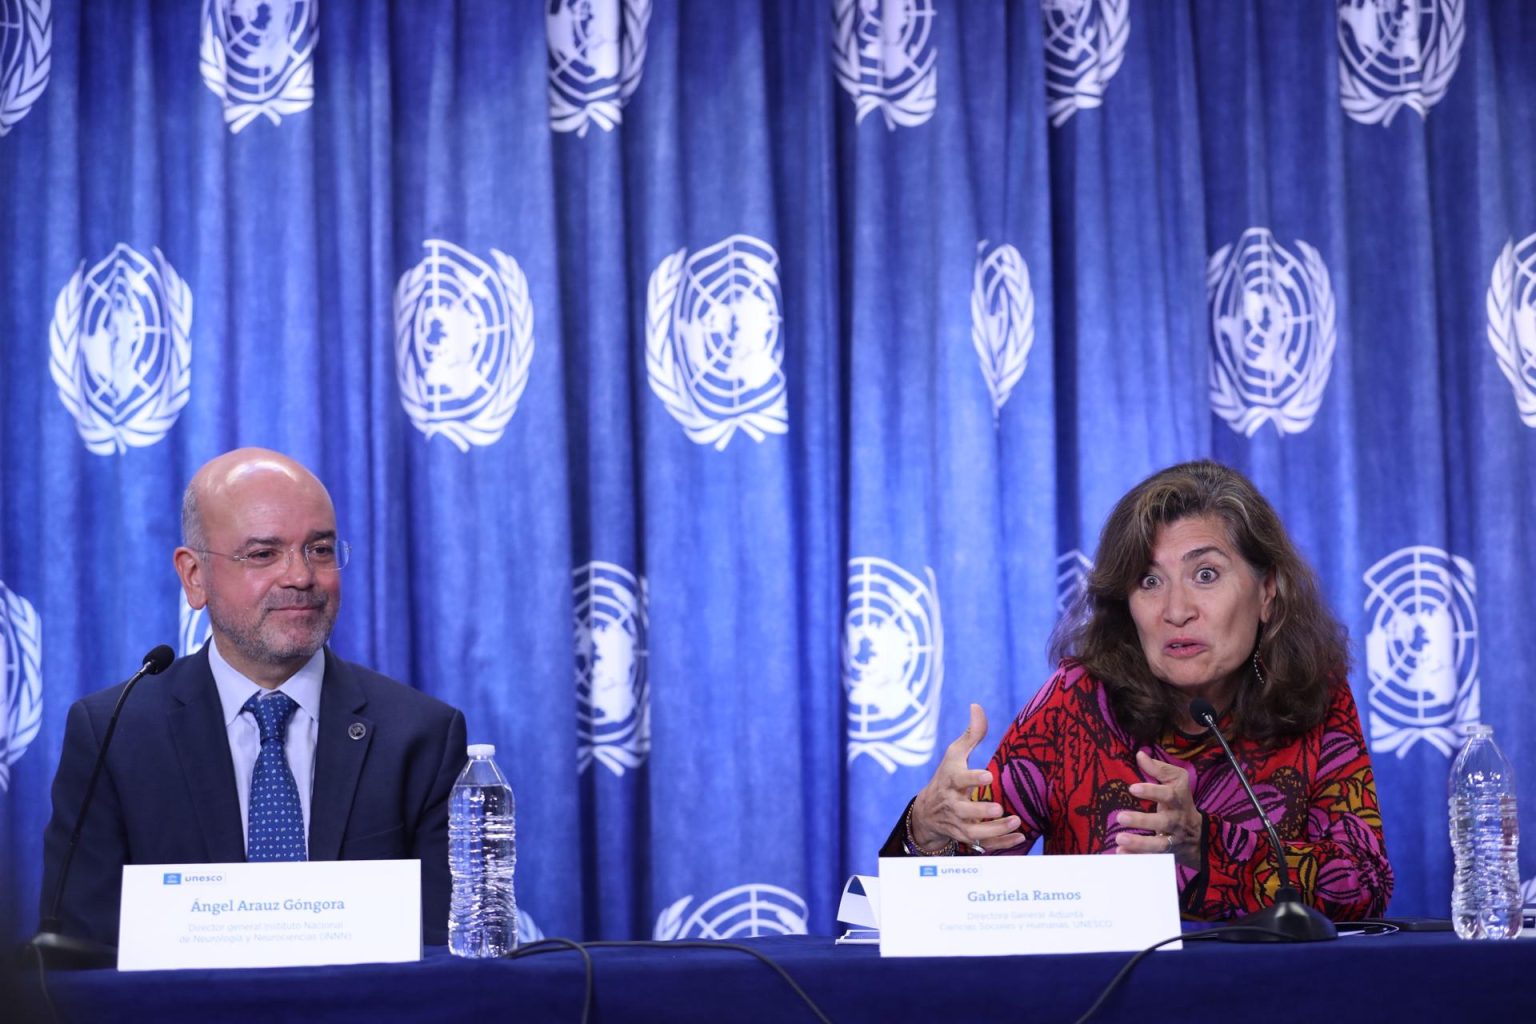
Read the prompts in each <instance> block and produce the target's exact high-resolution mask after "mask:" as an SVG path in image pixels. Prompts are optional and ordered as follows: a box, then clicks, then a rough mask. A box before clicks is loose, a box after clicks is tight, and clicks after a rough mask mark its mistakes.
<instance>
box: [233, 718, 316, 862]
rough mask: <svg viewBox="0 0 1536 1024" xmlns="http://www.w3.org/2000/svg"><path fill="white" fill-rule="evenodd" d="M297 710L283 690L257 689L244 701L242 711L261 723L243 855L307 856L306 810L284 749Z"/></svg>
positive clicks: (268, 857) (259, 857)
mask: <svg viewBox="0 0 1536 1024" xmlns="http://www.w3.org/2000/svg"><path fill="white" fill-rule="evenodd" d="M298 709H299V706H298V704H296V703H294V700H293V698H292V697H290V696H288V695H287V694H286V693H274V694H272V695H271V696H269V697H263V696H261V695H260V694H257V695H255V696H253V697H252V698H251V699H250V700H248V701H246V702H245V707H243V708H241V709H240V710H241V711H249V712H250V713H251V714H253V715H255V716H256V724H257V725H258V726H260V727H261V753H260V754H258V755H257V756H256V769H255V770H254V771H253V772H251V800H250V808H249V813H248V814H247V821H246V838H245V859H246V860H251V861H254V860H307V859H308V854H307V853H306V848H305V843H304V810H303V808H302V807H300V806H299V787H298V786H297V785H296V784H295V783H294V781H293V772H292V771H290V770H289V768H288V754H287V752H286V751H284V749H283V743H284V738H285V737H286V736H287V734H288V722H289V720H290V719H292V718H293V713H294V712H295V711H297V710H298Z"/></svg>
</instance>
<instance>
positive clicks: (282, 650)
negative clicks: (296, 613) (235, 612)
mask: <svg viewBox="0 0 1536 1024" xmlns="http://www.w3.org/2000/svg"><path fill="white" fill-rule="evenodd" d="M285 608H318V609H320V611H321V616H320V619H319V621H318V622H316V623H315V624H314V626H313V627H311V628H309V629H308V630H306V631H304V632H303V633H301V634H299V635H297V636H295V635H292V634H291V633H289V634H285V635H282V636H274V637H270V638H268V637H266V636H264V635H263V633H270V632H274V631H273V630H269V629H268V628H267V624H268V621H269V620H268V616H269V615H270V614H271V613H272V612H274V611H280V610H282V609H285ZM208 621H210V622H211V623H213V626H214V628H215V629H217V630H218V631H219V634H220V635H221V636H223V637H227V638H228V639H229V642H230V643H231V644H233V645H234V647H235V649H236V650H238V651H239V652H240V653H241V654H242V655H244V656H245V657H246V658H248V659H250V660H251V661H254V662H258V663H260V664H264V665H282V664H288V663H292V662H294V661H300V660H305V661H307V660H308V659H309V658H311V657H312V656H313V655H314V653H315V652H316V651H318V650H319V649H320V648H322V647H324V646H325V642H326V640H328V639H330V636H331V629H332V627H334V626H335V624H336V614H335V610H334V607H333V606H332V604H331V602H330V600H329V598H328V597H326V596H325V595H321V596H320V597H319V598H318V600H315V601H311V602H307V603H292V604H286V605H277V606H274V607H263V608H262V609H261V616H260V617H259V618H258V619H257V620H256V623H255V625H254V626H250V627H247V626H245V625H244V624H237V623H233V622H230V621H228V620H227V619H225V618H224V616H223V614H222V610H221V609H219V608H218V607H217V602H215V601H209V602H208Z"/></svg>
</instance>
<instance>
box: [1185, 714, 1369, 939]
mask: <svg viewBox="0 0 1536 1024" xmlns="http://www.w3.org/2000/svg"><path fill="white" fill-rule="evenodd" d="M1189 713H1190V716H1191V717H1193V718H1194V720H1195V721H1196V722H1198V723H1200V724H1201V725H1203V726H1205V727H1206V728H1207V729H1209V730H1210V731H1211V735H1213V736H1215V737H1216V740H1217V742H1219V743H1220V744H1221V749H1222V751H1223V752H1224V753H1225V754H1226V755H1227V762H1228V763H1229V764H1231V765H1232V771H1233V772H1234V773H1235V774H1236V775H1237V781H1238V782H1241V783H1242V784H1243V792H1245V793H1247V794H1248V799H1249V800H1250V801H1251V802H1252V803H1253V809H1254V810H1255V811H1258V812H1259V821H1261V822H1263V823H1264V831H1265V832H1267V833H1269V844H1270V845H1271V846H1272V847H1274V850H1275V866H1276V867H1277V868H1278V869H1279V871H1280V888H1279V889H1277V890H1276V891H1275V902H1274V903H1273V904H1271V905H1270V906H1268V907H1265V908H1264V909H1263V910H1260V911H1258V912H1257V913H1253V914H1249V915H1248V916H1247V917H1240V918H1238V919H1237V920H1235V921H1233V922H1231V923H1232V924H1234V925H1243V926H1246V927H1249V928H1252V929H1254V930H1253V931H1232V932H1224V933H1222V935H1221V938H1222V939H1224V940H1226V941H1228V942H1320V941H1323V940H1325V939H1336V938H1338V937H1339V931H1338V929H1337V928H1335V927H1334V926H1333V922H1332V921H1330V920H1328V918H1326V917H1324V916H1323V914H1322V913H1321V912H1319V911H1318V910H1316V909H1314V908H1312V907H1309V906H1307V905H1306V904H1305V903H1303V902H1302V900H1301V893H1300V892H1298V891H1297V890H1296V889H1295V887H1294V886H1292V885H1291V872H1290V868H1289V866H1288V865H1287V864H1286V862H1285V847H1284V846H1282V845H1281V843H1280V833H1279V832H1277V831H1275V826H1274V823H1273V822H1271V821H1270V820H1269V815H1267V814H1265V813H1264V805H1263V804H1261V803H1259V798H1258V796H1257V795H1255V793H1254V792H1253V787H1252V786H1250V785H1249V784H1248V775H1247V773H1246V772H1244V771H1243V766H1242V765H1240V764H1238V763H1237V757H1236V756H1235V755H1234V754H1233V753H1232V748H1231V747H1230V746H1228V745H1227V738H1226V737H1225V736H1223V735H1222V734H1221V730H1220V729H1219V728H1217V727H1216V708H1215V707H1214V706H1212V704H1211V702H1210V701H1208V700H1206V699H1205V698H1204V697H1196V698H1195V699H1194V700H1192V701H1190V702H1189ZM1259 929H1263V931H1260V930H1259Z"/></svg>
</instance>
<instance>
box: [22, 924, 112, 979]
mask: <svg viewBox="0 0 1536 1024" xmlns="http://www.w3.org/2000/svg"><path fill="white" fill-rule="evenodd" d="M27 950H28V951H29V952H31V953H32V954H34V955H35V956H38V957H40V958H42V961H43V966H44V967H45V968H47V969H48V970H53V971H78V970H86V969H89V968H93V967H115V966H117V947H116V946H108V945H104V944H102V943H100V942H92V941H91V940H90V939H77V938H75V937H74V936H71V935H61V934H59V933H58V932H38V933H37V934H36V935H34V936H32V941H31V942H29V943H27Z"/></svg>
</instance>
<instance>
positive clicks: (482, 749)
mask: <svg viewBox="0 0 1536 1024" xmlns="http://www.w3.org/2000/svg"><path fill="white" fill-rule="evenodd" d="M469 756H470V757H495V756H496V744H494V743H471V744H470V745H469Z"/></svg>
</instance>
